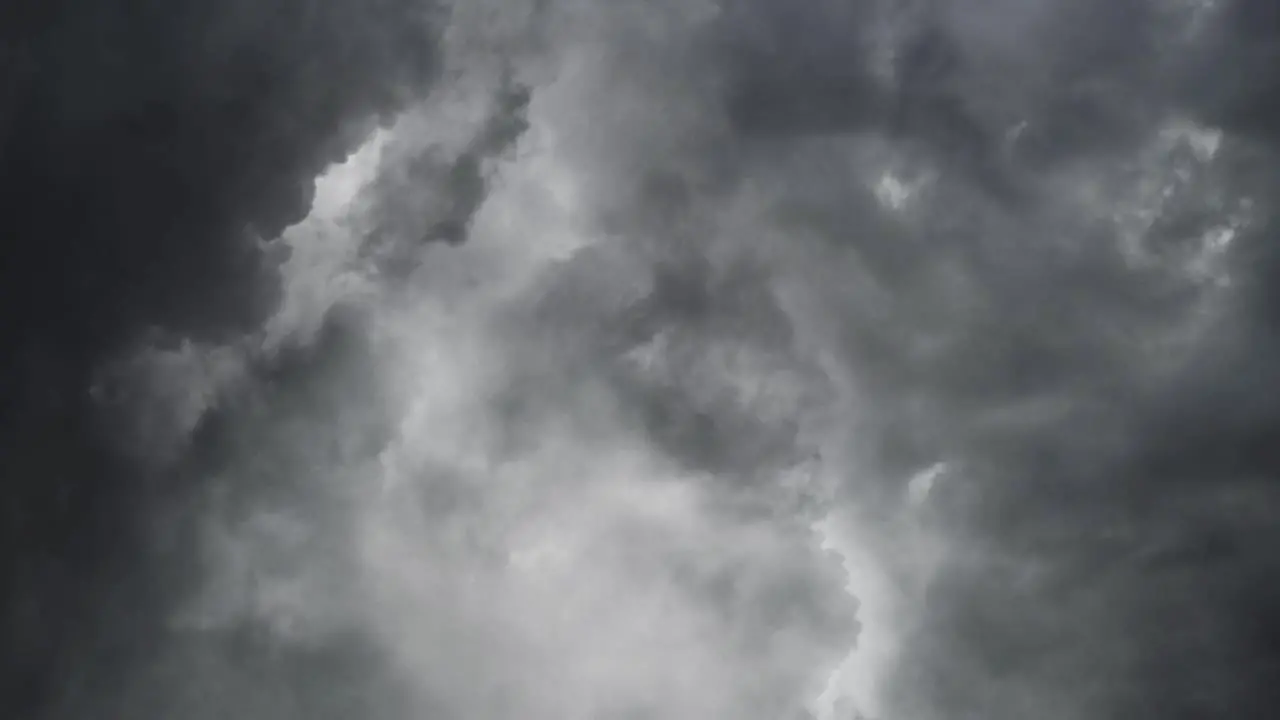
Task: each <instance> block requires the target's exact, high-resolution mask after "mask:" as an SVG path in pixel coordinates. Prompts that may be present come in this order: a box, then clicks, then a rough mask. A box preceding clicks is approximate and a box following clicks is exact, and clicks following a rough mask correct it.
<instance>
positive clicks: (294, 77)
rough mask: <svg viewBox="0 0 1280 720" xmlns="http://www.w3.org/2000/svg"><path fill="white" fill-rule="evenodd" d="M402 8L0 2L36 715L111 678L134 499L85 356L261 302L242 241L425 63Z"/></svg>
mask: <svg viewBox="0 0 1280 720" xmlns="http://www.w3.org/2000/svg"><path fill="white" fill-rule="evenodd" d="M433 12H434V11H433V10H432V9H431V8H430V6H429V5H427V4H424V3H420V2H396V1H392V2H375V3H347V2H338V3H310V2H287V3H283V4H282V3H274V4H262V3H254V2H221V3H213V4H209V3H190V2H178V3H172V2H165V3H157V2H110V1H107V2H92V3H58V2H55V3H41V4H39V5H38V6H35V5H32V6H23V7H22V8H17V7H14V8H11V9H9V10H6V11H5V12H4V20H3V21H0V25H3V30H2V31H0V33H3V37H4V40H3V46H4V59H3V61H0V88H3V89H2V90H0V102H2V103H3V108H2V109H0V115H3V118H4V119H3V121H2V124H0V188H2V189H3V196H4V202H3V223H4V225H3V235H4V238H5V242H4V250H3V257H2V258H0V288H3V289H2V290H0V308H3V309H2V310H0V343H3V347H4V352H3V358H4V359H3V369H2V378H0V408H2V410H0V417H2V420H0V423H2V424H0V438H2V440H0V442H3V446H2V449H0V457H2V458H3V460H2V461H0V467H2V469H0V476H2V477H3V478H4V481H5V483H6V492H7V493H8V500H7V502H6V507H7V508H8V511H7V512H6V517H5V519H4V523H3V527H4V531H5V535H4V543H5V547H4V558H5V562H4V568H5V572H6V575H7V578H8V580H9V584H8V587H9V588H10V590H9V592H7V593H6V597H5V599H4V611H3V618H4V634H5V637H6V638H7V640H6V642H7V647H6V648H5V658H6V664H5V668H4V674H5V680H4V687H5V688H6V691H5V692H4V697H5V702H6V707H5V710H6V712H8V713H9V714H12V715H15V716H23V717H37V716H38V715H37V712H38V711H39V709H40V708H41V707H43V706H44V705H45V703H46V702H47V701H48V700H49V699H50V698H51V694H55V693H56V694H63V693H68V694H74V692H75V688H76V683H77V682H78V680H77V678H78V677H79V674H80V671H81V670H87V669H94V670H95V671H101V670H103V669H107V668H111V667H113V666H125V665H128V664H129V663H130V661H131V659H132V658H133V656H134V655H135V654H136V653H138V652H142V651H143V649H144V648H145V647H146V645H147V640H146V638H148V637H149V636H150V634H151V633H152V632H153V631H154V630H155V628H156V622H157V621H158V619H159V617H160V615H161V607H162V605H163V598H161V597H159V595H158V594H157V593H155V592H153V591H151V590H148V589H147V587H148V586H147V584H146V583H145V582H142V581H141V579H140V578H142V577H144V576H145V575H146V574H147V572H148V570H147V569H145V567H144V566H145V565H146V561H145V559H141V558H143V556H142V555H139V554H138V553H139V550H140V546H139V544H138V537H137V530H138V527H139V524H138V523H139V520H140V516H141V514H142V513H144V512H146V510H147V508H148V507H150V503H151V501H152V500H154V496H153V494H152V490H151V489H149V486H148V485H147V483H145V482H144V481H143V480H141V479H140V478H139V472H140V470H138V469H136V468H131V467H129V465H128V464H127V463H126V462H125V460H124V459H123V458H121V457H120V456H119V455H118V454H117V453H116V452H115V451H114V450H113V449H112V447H111V440H112V439H113V438H111V437H109V436H110V435H111V433H103V432H102V428H101V427H98V426H95V422H96V421H95V419H94V417H95V416H94V412H95V409H94V408H93V406H92V405H93V400H92V399H91V398H90V394H89V389H90V385H91V383H92V380H93V372H94V370H95V368H97V366H99V365H100V364H101V363H103V362H106V361H108V360H110V359H112V358H111V356H112V353H114V352H117V351H120V350H122V349H125V348H127V347H128V346H129V345H130V344H131V343H134V342H136V341H137V340H138V339H139V336H140V334H141V333H144V332H148V331H150V330H151V329H152V328H155V327H159V328H162V334H163V333H166V332H171V333H174V334H178V335H180V336H185V337H191V336H195V337H201V336H203V337H213V338H217V337H225V336H226V334H228V333H236V332H239V331H240V330H241V329H242V328H245V327H249V326H251V325H252V324H256V322H257V321H258V320H257V319H258V318H260V317H261V315H262V313H263V312H264V311H266V310H268V309H269V303H268V300H269V298H270V296H271V292H272V288H271V283H270V282H267V279H268V276H267V275H266V274H265V273H264V272H263V271H264V269H265V265H264V264H263V262H262V258H261V257H260V256H259V254H258V251H257V248H256V246H255V238H256V237H261V236H265V237H270V236H273V235H274V234H276V233H277V232H279V230H280V229H281V228H282V227H283V226H284V225H285V224H288V223H290V222H293V221H295V220H296V219H298V218H300V217H301V216H302V215H303V214H304V213H305V212H306V210H307V207H308V205H309V194H310V192H311V190H310V188H311V184H312V180H313V178H314V176H315V175H316V173H317V172H318V171H320V170H321V169H323V168H324V167H325V166H326V165H327V164H328V163H329V162H331V161H333V160H334V159H337V158H341V157H342V156H343V155H344V153H345V152H347V151H348V150H349V149H350V148H351V146H352V143H353V140H355V139H358V138H359V137H360V136H362V135H363V134H364V133H365V132H366V130H367V128H368V127H369V125H370V123H371V122H374V121H375V119H376V118H377V117H378V116H379V115H380V114H383V113H386V112H388V111H391V110H393V109H395V108H396V107H398V106H401V105H403V104H404V103H405V102H407V101H408V100H409V99H412V98H416V97H418V96H420V95H421V93H422V90H423V88H424V87H425V86H426V84H427V83H428V82H430V80H431V78H432V75H433V73H434V69H435V67H434V66H435V61H434V59H433V55H434V53H435V46H434V39H433V30H432V27H433V22H434V19H433V17H432V13H433Z"/></svg>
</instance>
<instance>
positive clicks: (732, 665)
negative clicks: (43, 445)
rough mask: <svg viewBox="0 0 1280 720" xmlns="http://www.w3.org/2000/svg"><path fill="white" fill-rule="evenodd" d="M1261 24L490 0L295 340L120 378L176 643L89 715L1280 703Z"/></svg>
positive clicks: (888, 718) (286, 244)
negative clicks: (1253, 74) (1223, 78)
mask: <svg viewBox="0 0 1280 720" xmlns="http://www.w3.org/2000/svg"><path fill="white" fill-rule="evenodd" d="M1260 8H1261V5H1255V4H1253V3H1247V2H1237V3H1228V4H1226V5H1224V6H1222V7H1219V8H1217V9H1214V8H1212V7H1210V6H1208V5H1200V4H1195V3H1186V4H1172V5H1171V4H1168V3H1161V4H1156V3H1148V2H1141V1H1139V0H1133V1H1132V2H1122V3H1115V2H1111V3H1102V2H1086V3H1083V4H1081V3H1065V2H1053V1H1051V0H1041V1H1038V2H1032V3H1005V2H984V3H978V2H968V1H966V2H963V3H953V4H948V5H946V6H943V5H940V4H931V3H917V4H912V5H906V4H894V3H871V2H866V3H837V2H823V3H812V4H807V5H805V6H804V7H791V6H789V5H786V4H784V3H768V2H754V1H752V2H738V3H727V4H726V3H692V4H691V3H676V2H665V1H662V0H658V1H655V2H646V3H639V4H629V5H626V6H617V7H614V6H612V5H607V4H602V3H594V2H576V1H569V0H566V1H564V2H549V3H543V4H538V5H537V6H536V7H533V8H532V9H529V10H528V11H527V12H526V9H523V8H521V9H515V8H512V7H507V5H506V4H505V3H501V2H495V3H489V2H482V3H476V4H474V5H467V6H466V7H462V6H459V7H458V8H453V9H452V13H451V15H450V16H449V22H448V23H447V25H445V26H443V27H444V29H443V30H441V31H440V32H439V34H438V37H439V43H440V44H439V45H438V52H436V50H435V48H436V47H437V46H435V45H432V48H433V49H432V53H433V57H432V63H433V67H434V68H435V69H436V70H437V71H438V72H439V74H440V76H441V77H442V78H444V79H445V81H444V82H442V83H440V84H439V85H438V86H437V87H436V88H435V89H434V90H433V91H432V92H431V93H429V94H424V93H417V94H415V93H407V96H406V99H405V100H404V102H402V103H399V104H400V105H401V110H400V111H399V112H398V113H396V114H395V117H394V118H387V119H386V121H384V122H383V123H382V124H381V126H380V127H379V128H378V129H377V130H374V131H372V132H366V130H369V126H360V125H359V123H358V122H355V121H352V124H351V127H353V128H357V129H358V130H359V133H356V131H355V130H353V131H352V132H353V135H354V134H362V135H363V137H364V138H365V139H364V141H363V144H362V145H361V147H360V149H359V150H358V151H357V152H355V154H353V155H350V156H349V157H347V158H346V160H345V161H343V160H340V157H341V156H344V155H345V153H338V152H335V153H334V156H333V157H331V158H329V159H331V160H335V161H338V162H336V163H335V164H333V165H332V166H330V167H329V169H328V170H326V171H324V172H323V173H321V175H320V179H319V180H318V181H317V183H316V187H315V193H314V195H315V197H314V199H313V200H312V201H311V202H310V203H309V204H310V211H309V212H308V213H306V216H305V217H303V218H301V219H299V217H298V216H300V215H301V214H302V212H301V211H300V210H299V208H298V207H297V206H291V208H292V209H286V208H285V206H286V205H289V203H276V202H275V201H274V200H271V199H265V200H264V202H266V203H267V204H269V205H271V206H272V207H273V208H276V207H277V206H278V208H279V212H280V213H281V214H280V215H277V216H271V217H268V215H270V213H267V214H262V215H257V214H254V213H255V212H256V211H253V212H248V211H247V212H246V213H244V214H241V215H238V216H237V218H238V219H239V220H240V221H242V222H249V223H251V224H253V225H255V226H258V227H260V228H270V230H267V231H266V234H267V235H268V236H278V237H274V239H272V240H269V241H267V242H266V243H265V247H266V248H267V249H268V250H269V252H270V253H272V254H274V255H278V256H279V257H280V258H281V261H280V262H279V264H278V265H277V266H276V269H277V270H278V276H279V278H278V279H279V286H280V292H279V303H278V305H277V306H276V308H275V311H274V313H273V314H272V315H271V317H270V318H269V319H267V320H266V321H265V323H262V324H261V325H260V326H258V327H254V326H253V325H254V324H253V323H249V324H247V325H241V326H240V327H238V328H236V329H235V330H234V331H233V332H229V333H226V334H225V335H230V336H233V337H235V338H237V339H235V340H233V341H231V342H229V343H221V338H219V339H214V340H203V339H197V340H195V341H192V342H188V343H185V344H182V345H180V346H179V349H178V350H166V349H164V348H156V349H153V350H151V351H147V352H144V353H142V354H141V356H139V357H137V358H136V359H130V360H126V361H124V362H117V363H115V364H109V365H107V366H106V367H107V368H108V370H107V371H105V372H100V373H99V376H100V377H101V378H103V380H102V381H101V382H100V383H99V388H100V390H99V397H105V398H108V399H111V400H112V401H118V403H119V404H118V405H117V406H116V407H118V408H122V413H121V416H122V417H123V418H124V419H127V420H131V421H132V424H130V425H129V427H136V428H139V429H140V430H139V433H134V435H138V434H143V435H145V436H146V438H147V439H148V440H149V441H150V442H152V443H154V447H153V448H150V449H151V450H153V452H154V453H155V454H157V455H159V454H165V457H164V458H163V459H166V460H167V461H168V462H167V464H164V465H160V466H156V467H165V468H167V470H166V471H165V473H166V476H172V477H173V478H175V484H174V487H175V488H177V489H175V490H173V491H171V492H170V493H168V494H167V495H166V496H165V503H164V505H163V507H164V511H163V512H156V513H155V514H154V515H153V516H152V517H150V518H149V519H148V522H147V523H146V524H145V527H146V528H147V535H146V538H147V542H146V543H144V544H145V545H146V546H147V547H148V548H150V552H152V553H153V554H154V556H153V557H152V558H151V559H150V560H148V561H147V562H148V568H149V570H147V571H146V572H147V573H149V577H153V578H154V579H155V580H154V581H155V582H156V583H157V584H162V585H163V586H164V587H165V591H164V593H163V596H164V599H165V601H164V602H160V603H157V606H156V609H155V611H156V613H157V614H158V615H159V616H160V617H163V618H165V620H166V621H168V625H167V626H166V628H165V629H163V630H162V631H157V632H154V633H153V634H152V635H150V636H149V638H150V639H151V644H150V647H152V648H153V649H154V650H153V651H151V652H139V653H137V654H136V655H132V656H130V662H128V663H119V669H118V672H106V673H102V672H85V673H84V677H87V678H89V679H88V680H85V681H83V683H82V684H81V685H77V686H74V687H78V688H79V689H78V690H76V691H71V690H68V691H67V692H66V693H65V694H64V697H63V699H62V704H61V706H60V709H59V710H60V713H61V715H60V716H62V717H79V716H83V715H93V716H100V715H101V714H102V713H103V712H106V714H108V715H110V714H117V715H122V716H129V717H170V716H173V715H182V716H193V717H203V716H204V715H208V716H210V717H213V716H220V715H221V714H226V713H235V714H237V715H239V716H243V717H249V718H258V717H261V718H268V717H269V718H273V720H275V719H280V718H290V717H350V716H360V717H371V718H386V719H388V720H391V719H392V718H402V717H423V716H428V717H446V718H451V717H458V718H495V719H497V718H508V717H516V716H519V717H533V718H542V717H545V718H566V717H569V718H613V717H618V718H634V717H663V718H686V717H687V718H695V717H696V718H706V717H713V718H714V717H734V718H743V717H745V718H757V717H758V718H762V719H763V718H776V717H798V716H799V717H803V716H806V715H809V714H811V715H812V716H816V717H818V718H822V719H823V720H826V719H827V718H844V717H848V716H866V717H872V718H878V719H880V720H894V719H895V718H897V719H903V720H927V719H928V718H934V717H968V716H974V717H983V718H1003V717H1009V718H1015V717H1017V718H1020V717H1026V716H1037V717H1040V716H1044V717H1051V718H1064V719H1067V718H1071V719H1074V718H1086V717H1087V718H1094V717H1099V716H1101V717H1112V716H1115V717H1121V716H1123V717H1140V718H1141V717H1168V716H1170V715H1172V716H1181V715H1187V716H1199V715H1213V716H1216V715H1225V714H1244V713H1249V712H1255V711H1256V712H1260V711H1262V709H1264V708H1266V707H1268V706H1269V693H1270V689H1269V688H1270V687H1271V685H1272V684H1273V682H1272V681H1273V678H1271V676H1270V672H1271V670H1270V661H1269V660H1268V658H1267V655H1266V653H1267V650H1266V647H1265V645H1266V640H1265V638H1267V637H1269V635H1268V633H1269V632H1270V626H1271V624H1272V623H1271V621H1270V619H1269V617H1268V612H1267V608H1268V606H1269V603H1270V598H1271V595H1272V594H1273V592H1272V590H1273V589H1272V588H1270V586H1269V583H1268V581H1267V580H1266V578H1268V577H1269V576H1270V575H1271V574H1272V573H1271V570H1272V567H1271V565H1272V563H1271V561H1270V559H1269V555H1270V553H1269V552H1268V551H1267V548H1268V547H1269V546H1270V544H1271V543H1270V542H1269V540H1270V539H1271V531H1270V526H1271V525H1272V524H1273V523H1271V522H1270V518H1271V506H1272V505H1273V504H1274V502H1275V498H1274V497H1273V495H1274V490H1273V489H1272V487H1271V483H1270V475H1271V474H1272V473H1273V470H1272V468H1271V460H1272V455H1271V451H1270V449H1269V443H1268V440H1269V432H1270V431H1269V428H1270V426H1271V425H1272V423H1273V421H1274V415H1275V408H1274V407H1273V405H1274V403H1273V402H1272V401H1271V399H1270V395H1271V393H1269V391H1268V388H1269V387H1270V380H1269V378H1270V370H1269V368H1270V366H1271V365H1272V363H1271V362H1270V361H1271V359H1272V352H1271V349H1272V348H1271V344H1272V343H1270V341H1269V340H1267V338H1268V337H1269V336H1270V328H1271V325H1272V321H1271V318H1272V314H1271V310H1270V305H1271V303H1270V299H1271V295H1272V291H1271V289H1270V286H1271V276H1272V275H1273V273H1272V268H1273V267H1274V263H1273V262H1272V253H1271V251H1270V250H1269V245H1268V242H1267V241H1268V239H1269V233H1270V230H1269V228H1270V227H1271V223H1270V217H1269V214H1270V212H1271V208H1270V203H1269V198H1270V196H1271V192H1272V190H1273V189H1274V187H1275V178H1274V175H1273V171H1272V170H1271V167H1273V165H1274V159H1275V150H1274V148H1273V147H1272V146H1271V145H1270V144H1269V143H1270V140H1269V139H1268V138H1267V137H1266V132H1265V131H1260V130H1258V128H1259V127H1261V125H1259V123H1260V122H1261V121H1254V120H1251V119H1250V118H1248V117H1246V116H1249V115H1250V112H1246V110H1244V108H1254V110H1257V109H1258V108H1259V107H1262V106H1264V105H1265V103H1266V102H1268V101H1266V100H1265V98H1264V96H1263V95H1262V94H1260V93H1261V90H1260V88H1261V87H1262V86H1264V85H1265V84H1266V81H1265V78H1264V77H1261V76H1265V73H1262V72H1260V73H1259V75H1260V79H1259V81H1258V82H1257V83H1255V84H1254V85H1256V87H1255V86H1254V85H1250V84H1249V83H1235V82H1230V83H1224V87H1222V88H1220V89H1218V90H1215V91H1212V92H1210V91H1205V90H1204V89H1203V88H1204V86H1205V85H1206V84H1208V79H1209V78H1216V77H1218V76H1219V75H1220V74H1223V73H1226V72H1228V69H1229V68H1237V67H1239V63H1240V62H1242V60H1241V58H1244V57H1246V56H1247V57H1252V56H1253V55H1251V53H1252V54H1258V53H1263V52H1264V50H1263V48H1264V47H1265V44H1266V37H1268V36H1266V35H1265V28H1266V22H1265V20H1266V19H1267V18H1266V16H1265V13H1264V11H1262V10H1261V9H1260ZM354 12H355V11H353V13H354ZM362 12H363V11H362ZM1251 13H1253V14H1251ZM1256 13H1263V14H1262V15H1256ZM229 17H230V16H229ZM325 17H328V16H325ZM356 17H357V15H355V14H353V15H352V16H350V17H347V16H345V15H341V14H340V13H339V14H338V15H335V19H336V20H335V22H336V25H335V27H338V26H341V25H343V24H354V22H355V18H356ZM1243 25H1248V26H1250V28H1251V29H1252V30H1253V31H1254V32H1255V35H1253V36H1252V37H1248V36H1241V37H1242V40H1241V42H1240V45H1239V48H1233V47H1229V45H1230V43H1228V42H1227V39H1228V38H1234V37H1236V36H1237V35H1236V34H1237V33H1238V32H1240V28H1241V26H1243ZM228 27H234V28H237V29H240V28H248V27H251V25H247V24H245V25H242V23H241V21H239V20H237V21H236V22H234V23H230V25H229V26H228ZM321 27H328V25H326V24H323V23H322V24H321ZM232 36H234V37H238V34H237V33H232ZM339 36H340V37H346V34H345V33H338V35H337V36H335V37H339ZM219 37H221V36H219V35H217V33H210V35H209V38H210V40H209V42H210V43H212V44H213V45H212V46H211V47H212V49H208V50H207V52H206V51H205V50H201V51H199V52H198V53H196V52H195V51H192V52H193V53H194V54H198V55H199V56H200V63H199V64H198V65H199V67H201V68H205V69H204V70H202V72H208V73H211V75H210V78H213V79H210V80H209V81H208V84H209V86H210V87H216V86H217V82H219V81H218V80H216V79H218V78H223V77H229V76H226V75H225V74H224V71H223V70H219V69H217V68H220V67H222V66H221V65H219V63H223V62H231V61H230V60H226V59H225V58H223V60H219V59H218V58H220V57H222V56H221V55H219V54H218V52H216V50H217V48H218V47H222V45H220V44H219V43H220V42H221V41H217V39H218V38H219ZM324 37H325V38H327V37H328V36H327V35H325V36H324ZM415 37H417V36H415ZM432 37H435V34H434V33H432ZM215 41H216V42H215ZM334 42H335V43H337V42H339V41H338V40H336V39H335V40H334ZM322 44H323V43H322ZM374 44H375V45H377V44H378V43H374ZM411 44H412V43H411ZM361 47H363V45H361ZM424 47H425V45H424ZM331 49H332V48H330V47H329V46H328V45H325V46H324V50H323V52H320V51H318V52H320V54H322V55H324V56H325V57H326V58H327V57H329V51H330V50H331ZM333 52H334V56H335V57H337V56H338V53H337V51H336V50H334V51H333ZM397 52H398V51H397ZM375 54H377V53H375ZM282 62H283V61H282ZM285 65H286V66H288V67H292V65H288V64H287V63H286V64H285ZM371 67H379V68H380V67H383V66H380V65H377V64H376V63H375V64H374V65H372V66H371ZM391 67H399V65H397V64H396V63H392V64H391ZM405 67H413V68H416V67H418V65H416V64H414V63H409V64H407V65H406V66H405ZM299 72H302V71H301V70H299ZM1236 74H1237V75H1239V73H1236ZM304 75H305V76H306V77H311V76H310V75H306V73H304ZM290 77H292V76H290ZM1193 78H1198V79H1194V80H1193ZM281 82H282V83H283V85H281V86H279V87H275V86H273V88H275V89H272V90H271V91H270V92H269V93H267V94H268V95H269V96H270V97H292V96H291V95H289V93H288V92H286V90H287V89H288V88H290V87H293V86H294V85H297V86H299V87H300V88H302V87H312V86H311V85H310V84H309V83H308V82H303V81H301V80H298V81H297V82H294V81H293V80H288V79H286V80H284V81H281ZM335 84H337V85H340V86H341V87H346V86H347V83H346V82H345V81H335ZM356 84H357V83H356V80H355V79H354V78H352V79H351V86H352V87H355V85H356ZM410 86H413V83H412V82H410V81H409V80H404V79H397V80H395V81H393V82H390V83H388V85H387V86H386V87H393V88H404V87H410ZM281 88H284V89H281ZM300 91H301V90H299V92H300ZM395 94H396V93H395V92H391V93H390V95H395ZM407 98H411V99H412V102H408V99H407ZM299 102H301V101H299ZM383 102H387V103H391V104H397V103H392V102H391V99H389V98H387V97H383V98H381V99H376V98H364V97H363V96H362V97H361V99H360V100H359V101H357V100H352V101H351V105H350V107H360V108H365V109H368V108H374V107H378V108H381V107H386V105H383V104H381V103H383ZM303 105H305V103H303ZM343 107H347V105H346V104H344V105H343ZM366 114H367V113H366ZM340 115H342V116H343V117H353V118H354V117H360V116H361V113H359V112H357V111H351V113H350V114H348V113H347V112H346V111H345V110H344V111H343V112H342V113H340ZM339 124H342V123H339ZM264 132H266V131H264ZM263 137H266V136H263ZM271 137H275V136H271ZM334 137H336V136H334ZM335 142H336V141H335ZM322 145H323V143H322ZM305 154H306V155H307V157H308V158H312V157H318V156H319V155H313V154H312V153H311V151H310V150H308V151H307V152H306V153H305ZM304 164H305V165H306V168H307V169H306V170H298V172H297V173H293V172H290V173H287V174H288V175H289V176H290V177H291V178H292V177H298V176H300V175H308V174H309V173H310V174H314V173H316V172H319V171H320V169H321V168H320V165H321V164H322V163H320V162H319V161H315V160H312V159H309V160H308V162H307V163H304ZM290 167H292V166H290ZM298 167H302V166H301V165H300V166H298ZM245 182H248V181H245ZM285 184H288V183H285ZM233 186H234V185H232V184H228V185H226V186H225V187H233ZM219 187H224V186H219ZM243 187H249V188H250V189H252V188H253V187H256V186H252V184H251V183H250V184H249V185H246V186H243ZM282 187H283V185H282ZM224 192H232V191H231V190H225V191H224ZM244 192H246V193H248V194H247V195H245V196H244V197H249V196H255V197H256V196H259V195H260V194H261V193H260V192H258V191H256V190H254V191H252V192H250V190H245V191H244ZM281 192H283V191H281ZM286 194H287V193H286ZM236 197H241V196H239V195H237V196H236ZM265 197H266V196H264V198H265ZM271 197H275V196H271ZM246 202H247V201H246ZM306 204H308V203H302V205H306ZM250 205H252V203H250ZM255 207H256V206H255ZM264 212H265V211H264ZM273 217H274V218H275V219H274V220H273V219H272V218H273ZM282 218H287V220H282ZM290 221H292V222H290ZM285 225H287V227H283V226H285ZM282 228H283V229H282ZM277 231H278V232H277ZM463 240H465V242H461V241H463ZM246 326H247V327H248V329H245V328H246ZM186 330H187V328H180V329H179V330H178V331H177V332H176V333H175V334H177V335H182V334H184V332H185V331H186ZM195 336H196V337H197V338H198V337H199V335H198V334H196V335H195ZM129 347H136V345H133V346H129ZM129 357H131V358H133V357H134V356H129ZM97 364H99V366H101V363H97ZM161 429H163V430H164V432H163V433H161V432H160V430H161ZM166 438H167V440H166ZM162 440H164V441H165V442H162ZM162 446H163V447H162ZM133 447H135V448H136V447H138V444H137V443H135V444H134V445H133ZM143 448H144V449H147V448H146V445H145V443H144V444H143ZM162 451H163V452H162ZM842 565H843V568H842V567H841V566H842ZM78 677H79V676H78ZM202 713H203V715H202Z"/></svg>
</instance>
